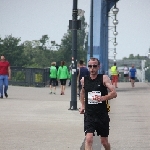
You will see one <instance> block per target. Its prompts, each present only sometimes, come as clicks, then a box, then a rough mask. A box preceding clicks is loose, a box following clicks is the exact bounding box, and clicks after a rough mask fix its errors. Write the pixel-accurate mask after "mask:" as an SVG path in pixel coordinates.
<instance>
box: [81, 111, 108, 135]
mask: <svg viewBox="0 0 150 150" xmlns="http://www.w3.org/2000/svg"><path fill="white" fill-rule="evenodd" d="M109 122H110V119H109V116H108V114H102V115H99V116H94V115H88V114H86V113H85V114H84V132H85V135H86V134H87V133H93V135H94V132H95V131H96V132H97V136H99V135H100V136H101V137H108V135H109Z"/></svg>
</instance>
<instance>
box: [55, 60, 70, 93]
mask: <svg viewBox="0 0 150 150" xmlns="http://www.w3.org/2000/svg"><path fill="white" fill-rule="evenodd" d="M57 78H58V79H60V83H61V93H60V95H64V94H65V87H66V81H67V79H69V71H68V68H67V66H65V61H61V66H59V68H58V72H57Z"/></svg>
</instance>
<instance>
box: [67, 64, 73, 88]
mask: <svg viewBox="0 0 150 150" xmlns="http://www.w3.org/2000/svg"><path fill="white" fill-rule="evenodd" d="M69 74H70V80H69V83H68V86H71V76H72V64H71V65H70V66H69Z"/></svg>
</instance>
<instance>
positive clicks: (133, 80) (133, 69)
mask: <svg viewBox="0 0 150 150" xmlns="http://www.w3.org/2000/svg"><path fill="white" fill-rule="evenodd" d="M135 76H136V69H135V68H134V65H132V67H131V69H130V81H131V86H132V87H134V86H135V85H134V84H135Z"/></svg>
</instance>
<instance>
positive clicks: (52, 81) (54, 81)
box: [49, 78, 57, 86]
mask: <svg viewBox="0 0 150 150" xmlns="http://www.w3.org/2000/svg"><path fill="white" fill-rule="evenodd" d="M56 81H57V80H56V78H50V81H49V84H50V85H52V86H56Z"/></svg>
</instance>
